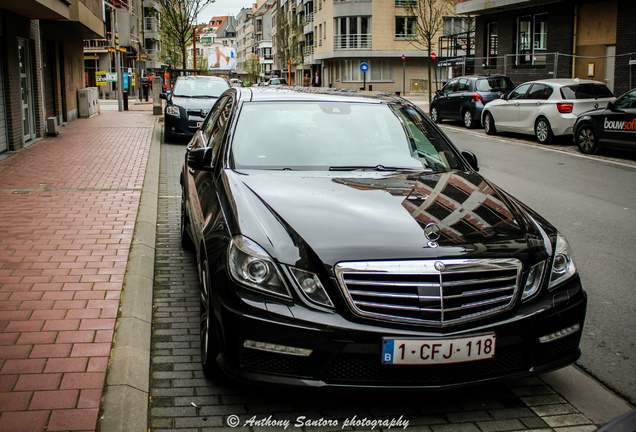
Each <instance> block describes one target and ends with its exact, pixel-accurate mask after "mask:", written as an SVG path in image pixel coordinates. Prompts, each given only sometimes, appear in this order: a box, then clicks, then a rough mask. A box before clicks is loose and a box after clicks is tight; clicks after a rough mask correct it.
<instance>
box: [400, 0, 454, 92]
mask: <svg viewBox="0 0 636 432" xmlns="http://www.w3.org/2000/svg"><path fill="white" fill-rule="evenodd" d="M455 3H456V2H455V1H454V0H406V1H404V2H403V5H404V9H405V11H406V13H407V15H408V16H409V17H410V18H411V23H410V24H411V31H412V32H413V33H414V36H415V37H413V38H411V39H410V40H411V43H412V44H414V45H416V46H417V45H419V46H420V47H421V49H425V50H426V51H427V52H428V55H429V67H428V102H429V103H430V102H431V92H432V83H431V61H430V56H431V53H432V52H433V48H434V47H435V38H436V37H437V35H438V34H439V32H440V31H441V30H442V29H443V27H444V17H445V16H449V15H455Z"/></svg>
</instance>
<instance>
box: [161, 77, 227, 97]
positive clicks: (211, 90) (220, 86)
mask: <svg viewBox="0 0 636 432" xmlns="http://www.w3.org/2000/svg"><path fill="white" fill-rule="evenodd" d="M228 87H229V86H228V84H227V82H225V80H206V79H185V80H182V79H179V80H177V82H176V84H175V85H174V90H173V94H174V95H175V96H177V97H219V96H221V93H223V92H224V91H225V90H227V89H228Z"/></svg>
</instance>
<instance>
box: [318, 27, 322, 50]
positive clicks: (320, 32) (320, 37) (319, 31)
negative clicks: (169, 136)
mask: <svg viewBox="0 0 636 432" xmlns="http://www.w3.org/2000/svg"><path fill="white" fill-rule="evenodd" d="M318 46H322V24H319V25H318Z"/></svg>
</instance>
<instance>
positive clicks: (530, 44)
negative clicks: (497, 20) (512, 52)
mask: <svg viewBox="0 0 636 432" xmlns="http://www.w3.org/2000/svg"><path fill="white" fill-rule="evenodd" d="M547 36H548V14H545V13H543V14H537V15H528V16H523V17H520V18H518V19H517V40H516V42H517V61H516V64H517V65H545V63H546V55H545V54H546V49H547V38H548V37H547Z"/></svg>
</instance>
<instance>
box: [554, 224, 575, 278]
mask: <svg viewBox="0 0 636 432" xmlns="http://www.w3.org/2000/svg"><path fill="white" fill-rule="evenodd" d="M575 274H576V266H575V265H574V259H573V258H572V252H570V245H569V244H568V241H567V240H566V239H565V237H563V236H562V235H561V234H557V242H556V248H555V251H554V259H553V261H552V272H551V273H550V285H549V287H548V288H554V287H555V286H557V285H559V284H560V283H562V282H565V281H566V280H568V279H569V278H571V277H572V276H574V275H575Z"/></svg>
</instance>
